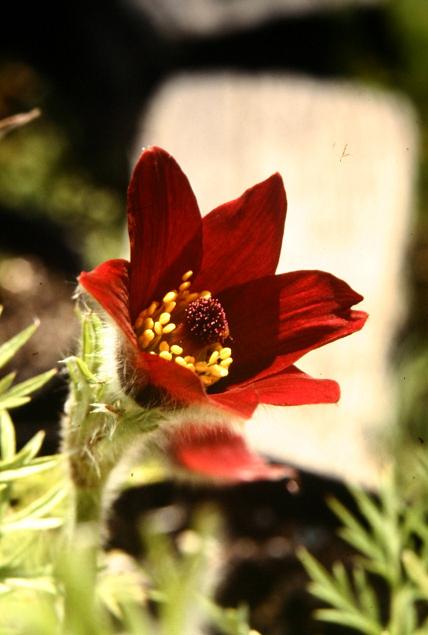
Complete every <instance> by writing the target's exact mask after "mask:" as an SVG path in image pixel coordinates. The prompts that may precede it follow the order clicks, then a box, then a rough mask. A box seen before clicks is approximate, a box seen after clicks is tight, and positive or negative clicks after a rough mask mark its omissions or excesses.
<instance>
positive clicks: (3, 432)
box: [0, 411, 16, 461]
mask: <svg viewBox="0 0 428 635" xmlns="http://www.w3.org/2000/svg"><path fill="white" fill-rule="evenodd" d="M0 449H1V458H2V459H3V460H5V461H8V460H9V459H11V458H12V457H14V456H15V452H16V437H15V427H14V425H13V423H12V419H11V418H10V416H9V415H8V413H7V412H5V411H3V412H1V411H0Z"/></svg>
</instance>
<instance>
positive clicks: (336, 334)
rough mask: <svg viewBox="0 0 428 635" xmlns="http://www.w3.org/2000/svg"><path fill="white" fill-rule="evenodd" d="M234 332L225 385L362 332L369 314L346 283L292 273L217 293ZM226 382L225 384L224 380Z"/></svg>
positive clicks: (315, 273) (313, 273)
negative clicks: (355, 306)
mask: <svg viewBox="0 0 428 635" xmlns="http://www.w3.org/2000/svg"><path fill="white" fill-rule="evenodd" d="M218 298H219V300H220V302H221V304H222V305H223V307H224V309H225V311H226V316H227V320H228V323H229V329H230V334H231V338H232V340H231V343H230V346H231V348H232V356H233V359H234V363H233V364H232V366H231V369H230V374H229V377H228V380H227V385H233V384H240V383H242V382H243V381H245V380H247V379H249V378H251V377H254V376H256V375H258V374H259V373H260V372H261V371H262V370H263V369H265V368H267V367H269V366H270V365H271V363H272V362H273V360H274V359H275V358H276V357H278V356H281V360H282V368H286V367H287V366H291V364H293V363H294V362H295V361H296V360H298V359H299V358H300V357H302V355H304V354H305V353H307V352H309V351H310V350H313V349H315V348H318V347H320V346H323V345H325V344H327V343H328V342H332V341H333V340H336V339H339V338H341V337H344V336H345V335H349V334H350V333H353V332H355V331H358V330H359V329H361V328H362V326H363V325H364V323H365V321H366V319H367V314H366V313H364V312H362V311H352V310H351V309H350V307H351V306H352V305H353V304H356V303H357V302H360V301H361V300H362V297H361V296H360V295H359V294H358V293H356V292H355V291H353V290H352V289H351V287H349V285H347V284H346V282H344V281H343V280H340V279H339V278H335V277H334V276H332V275H331V274H329V273H325V272H322V271H294V272H292V273H286V274H283V275H281V276H268V277H266V278H262V279H259V280H254V281H252V282H249V283H247V284H245V285H240V286H237V287H232V288H229V289H226V291H224V292H223V293H220V294H219V295H218ZM225 383H226V382H225Z"/></svg>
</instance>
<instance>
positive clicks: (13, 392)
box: [0, 368, 57, 405]
mask: <svg viewBox="0 0 428 635" xmlns="http://www.w3.org/2000/svg"><path fill="white" fill-rule="evenodd" d="M56 372H57V371H56V369H55V368H53V369H52V370H48V371H46V372H45V373H40V375H35V377H31V378H30V379H27V380H26V381H22V382H20V383H19V384H16V386H14V387H13V388H11V389H10V390H9V391H8V392H7V393H6V394H5V397H6V398H10V397H26V396H27V395H30V394H31V393H33V392H34V391H36V390H38V389H39V388H41V387H42V386H44V384H46V383H47V382H48V381H49V380H50V379H51V378H52V377H53V376H54V375H55V374H56ZM0 405H1V401H0Z"/></svg>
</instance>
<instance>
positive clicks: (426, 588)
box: [300, 451, 428, 635]
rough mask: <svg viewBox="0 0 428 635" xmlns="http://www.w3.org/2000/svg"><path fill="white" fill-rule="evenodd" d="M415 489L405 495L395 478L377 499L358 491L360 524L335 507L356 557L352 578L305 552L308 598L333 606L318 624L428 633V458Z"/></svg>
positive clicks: (379, 633)
mask: <svg viewBox="0 0 428 635" xmlns="http://www.w3.org/2000/svg"><path fill="white" fill-rule="evenodd" d="M414 475H415V480H416V479H417V481H418V487H417V488H413V490H412V489H410V488H408V489H407V491H406V496H403V486H402V483H400V482H399V481H398V480H397V478H396V477H395V476H393V475H392V474H390V475H389V476H388V477H387V478H386V479H385V482H384V484H383V486H382V488H381V490H380V492H379V497H378V498H375V497H374V496H371V495H370V494H367V493H366V492H364V491H363V490H361V489H358V488H353V489H352V494H353V497H354V499H355V502H356V505H357V508H358V512H359V515H360V518H357V517H356V515H354V514H353V513H351V512H350V511H349V510H348V509H347V508H346V507H345V506H344V505H342V503H340V502H339V501H337V500H331V501H330V505H331V508H332V510H333V511H334V512H335V514H336V515H337V516H338V518H339V519H340V521H341V523H342V527H341V529H340V530H339V535H340V536H341V537H342V538H343V540H345V541H346V542H347V543H348V544H350V545H351V546H352V547H353V548H354V549H355V550H356V555H355V557H354V559H353V563H352V566H351V567H350V570H349V571H347V570H346V569H345V567H344V565H343V564H342V563H340V562H336V563H335V564H334V565H333V568H332V571H331V572H328V571H327V570H326V569H325V568H324V567H323V566H322V565H321V564H320V563H319V562H318V561H317V560H316V559H315V558H314V557H313V556H312V555H310V554H309V553H308V551H306V550H305V549H301V550H300V558H301V561H302V563H303V565H304V567H305V568H306V571H307V572H308V574H309V576H310V578H311V582H310V586H309V590H310V592H311V593H312V594H313V595H315V596H316V597H317V598H319V599H320V600H322V601H323V602H325V603H326V604H328V605H329V608H321V609H318V610H317V611H316V617H317V618H318V619H320V620H323V621H326V622H333V623H337V624H340V625H342V626H346V627H350V628H352V629H354V630H356V631H358V632H360V633H366V634H367V635H423V634H425V635H426V634H427V633H428V610H427V607H428V500H427V497H426V492H427V487H428V458H427V456H426V453H423V452H422V451H420V452H419V453H417V454H416V456H415V457H414Z"/></svg>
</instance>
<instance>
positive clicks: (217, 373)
mask: <svg viewBox="0 0 428 635" xmlns="http://www.w3.org/2000/svg"><path fill="white" fill-rule="evenodd" d="M228 373H229V371H228V370H227V368H222V367H221V366H218V365H217V364H215V365H214V366H211V368H210V374H211V375H213V376H214V377H226V375H228Z"/></svg>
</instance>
